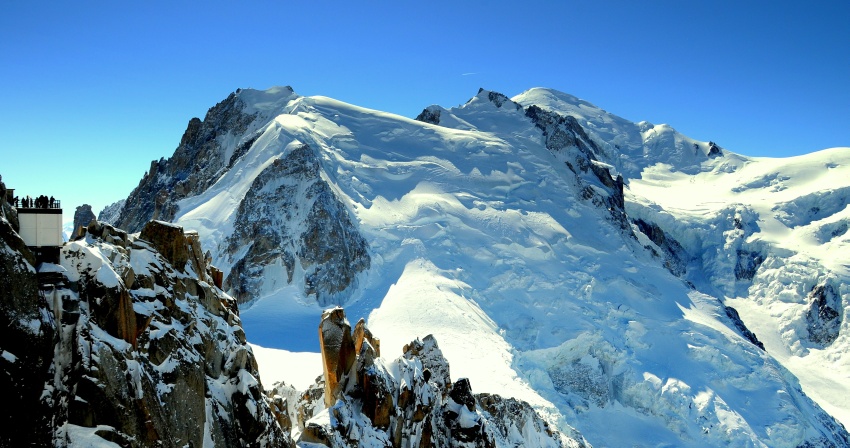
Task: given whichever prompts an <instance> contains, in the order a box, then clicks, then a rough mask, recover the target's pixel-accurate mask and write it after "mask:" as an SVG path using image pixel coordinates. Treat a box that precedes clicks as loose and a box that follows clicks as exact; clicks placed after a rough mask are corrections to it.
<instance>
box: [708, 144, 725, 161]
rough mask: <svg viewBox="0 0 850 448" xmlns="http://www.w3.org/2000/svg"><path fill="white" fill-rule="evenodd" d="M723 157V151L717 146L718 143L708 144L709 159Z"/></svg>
mask: <svg viewBox="0 0 850 448" xmlns="http://www.w3.org/2000/svg"><path fill="white" fill-rule="evenodd" d="M722 155H723V150H722V149H721V148H720V147H719V146H717V143H714V142H708V157H709V158H715V157H720V156H722Z"/></svg>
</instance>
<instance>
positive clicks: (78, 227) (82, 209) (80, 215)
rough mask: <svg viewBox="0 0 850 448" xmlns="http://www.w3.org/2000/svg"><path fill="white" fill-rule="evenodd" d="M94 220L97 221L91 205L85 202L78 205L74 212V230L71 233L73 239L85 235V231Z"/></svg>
mask: <svg viewBox="0 0 850 448" xmlns="http://www.w3.org/2000/svg"><path fill="white" fill-rule="evenodd" d="M92 221H97V217H96V216H94V212H93V211H92V210H91V205H88V204H83V205H80V206H78V207H77V210H76V211H75V212H74V231H73V232H72V233H71V239H72V240H75V239H77V238H79V237H81V236H82V235H83V231H84V230H85V229H86V228H87V227H88V226H89V223H90V222H92Z"/></svg>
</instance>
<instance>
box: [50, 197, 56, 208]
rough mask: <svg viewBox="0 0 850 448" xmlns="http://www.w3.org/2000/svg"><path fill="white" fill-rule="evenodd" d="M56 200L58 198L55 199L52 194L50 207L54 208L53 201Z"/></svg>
mask: <svg viewBox="0 0 850 448" xmlns="http://www.w3.org/2000/svg"><path fill="white" fill-rule="evenodd" d="M55 201H56V199H54V198H53V196H50V208H53V203H54V202H55Z"/></svg>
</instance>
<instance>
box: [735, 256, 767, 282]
mask: <svg viewBox="0 0 850 448" xmlns="http://www.w3.org/2000/svg"><path fill="white" fill-rule="evenodd" d="M736 255H737V261H736V263H735V279H736V280H752V279H753V277H755V275H756V271H757V270H758V268H759V266H761V264H762V263H764V255H762V254H761V253H760V252H756V251H751V250H741V249H738V250H737V251H736Z"/></svg>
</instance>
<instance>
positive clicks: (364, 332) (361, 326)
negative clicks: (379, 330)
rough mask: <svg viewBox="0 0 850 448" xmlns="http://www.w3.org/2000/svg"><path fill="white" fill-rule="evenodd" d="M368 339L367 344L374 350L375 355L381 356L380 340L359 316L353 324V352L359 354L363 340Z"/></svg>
mask: <svg viewBox="0 0 850 448" xmlns="http://www.w3.org/2000/svg"><path fill="white" fill-rule="evenodd" d="M364 340H365V341H369V344H370V345H371V346H372V348H373V349H374V350H375V357H376V358H380V357H381V340H380V339H378V338H376V337H375V336H374V335H373V334H372V332H371V331H369V329H368V328H366V321H365V320H364V319H363V318H362V317H361V318H360V320H358V321H357V324H356V325H354V352H355V353H357V354H358V355H359V354H360V348H361V347H362V346H363V341H364Z"/></svg>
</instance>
